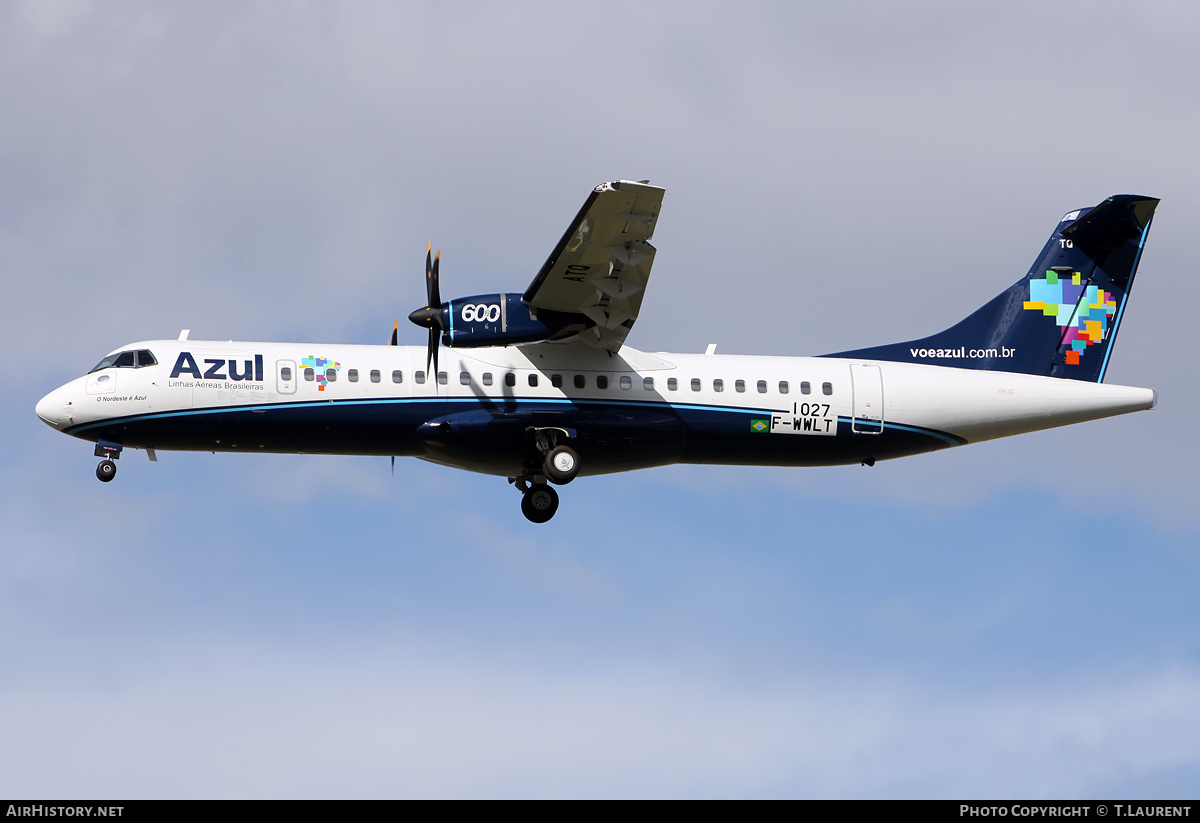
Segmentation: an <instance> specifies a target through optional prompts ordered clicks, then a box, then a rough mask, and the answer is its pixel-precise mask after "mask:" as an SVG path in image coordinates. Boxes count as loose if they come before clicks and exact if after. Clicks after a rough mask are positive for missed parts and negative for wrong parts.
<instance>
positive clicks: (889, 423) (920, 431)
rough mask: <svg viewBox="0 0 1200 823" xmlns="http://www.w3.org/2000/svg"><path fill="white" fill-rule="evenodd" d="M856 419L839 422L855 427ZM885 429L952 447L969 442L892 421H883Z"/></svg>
mask: <svg viewBox="0 0 1200 823" xmlns="http://www.w3.org/2000/svg"><path fill="white" fill-rule="evenodd" d="M854 419H855V418H853V417H845V416H839V417H838V422H839V423H848V424H850V425H854ZM883 428H884V430H887V429H892V430H893V431H902V432H908V433H909V434H923V435H925V436H926V437H932V438H934V439H935V440H941V441H942V442H943V443H946V444H949V445H951V446H962V445H965V444H966V442H967V441H966V439H965V438H962V437H959V436H958V435H956V434H947V433H946V432H940V431H938V430H937V429H927V428H925V427H923V426H909V425H906V424H904V423H893V422H892V421H890V420H885V421H883Z"/></svg>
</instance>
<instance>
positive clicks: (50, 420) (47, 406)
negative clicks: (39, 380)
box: [34, 389, 64, 429]
mask: <svg viewBox="0 0 1200 823" xmlns="http://www.w3.org/2000/svg"><path fill="white" fill-rule="evenodd" d="M63 402H64V401H63V395H62V389H55V390H54V391H52V392H50V393H49V394H48V395H46V396H45V397H43V398H42V399H41V400H39V401H38V403H37V407H36V408H35V409H34V411H36V412H37V416H38V417H40V418H42V421H43V422H44V423H45V424H46V425H48V426H53V427H54V428H56V429H57V428H58V427H59V426H60V425H62V418H63V414H62V411H63Z"/></svg>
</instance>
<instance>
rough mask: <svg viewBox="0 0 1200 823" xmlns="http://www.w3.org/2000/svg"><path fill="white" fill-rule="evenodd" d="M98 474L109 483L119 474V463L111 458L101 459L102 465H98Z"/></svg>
mask: <svg viewBox="0 0 1200 823" xmlns="http://www.w3.org/2000/svg"><path fill="white" fill-rule="evenodd" d="M96 476H97V477H99V478H100V480H101V481H103V482H105V483H107V482H108V481H109V480H112V479H113V478H114V477H116V476H117V464H116V463H114V462H112V461H111V460H101V461H100V465H99V466H97V467H96Z"/></svg>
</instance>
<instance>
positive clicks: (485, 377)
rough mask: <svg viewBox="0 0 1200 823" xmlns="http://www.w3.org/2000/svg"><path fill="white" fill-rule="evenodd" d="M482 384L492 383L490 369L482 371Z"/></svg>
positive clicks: (488, 384)
mask: <svg viewBox="0 0 1200 823" xmlns="http://www.w3.org/2000/svg"><path fill="white" fill-rule="evenodd" d="M483 385H485V386H490V385H492V373H491V372H490V371H485V372H484V373H483Z"/></svg>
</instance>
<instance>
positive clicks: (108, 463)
mask: <svg viewBox="0 0 1200 823" xmlns="http://www.w3.org/2000/svg"><path fill="white" fill-rule="evenodd" d="M95 455H96V457H103V458H104V459H103V460H101V461H100V465H99V466H97V467H96V477H98V478H100V482H101V483H107V482H109V481H110V480H112V479H113V478H114V477H116V476H117V464H116V463H114V462H113V461H114V460H116V459H118V458H119V457H120V456H121V447H120V446H119V445H117V444H116V443H109V442H107V441H105V440H101V441H100V442H99V443H97V444H96V452H95Z"/></svg>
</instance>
